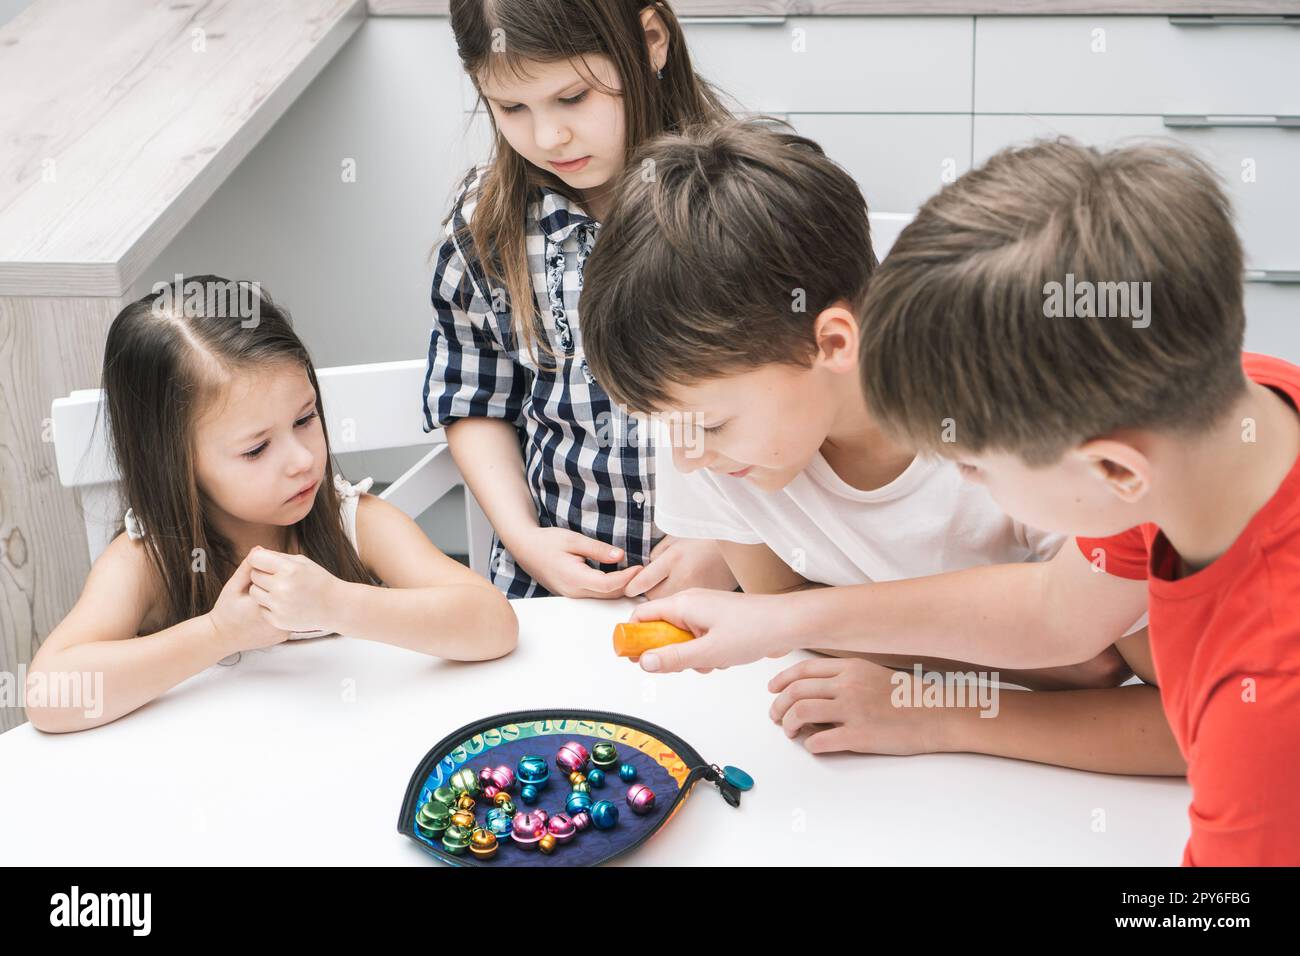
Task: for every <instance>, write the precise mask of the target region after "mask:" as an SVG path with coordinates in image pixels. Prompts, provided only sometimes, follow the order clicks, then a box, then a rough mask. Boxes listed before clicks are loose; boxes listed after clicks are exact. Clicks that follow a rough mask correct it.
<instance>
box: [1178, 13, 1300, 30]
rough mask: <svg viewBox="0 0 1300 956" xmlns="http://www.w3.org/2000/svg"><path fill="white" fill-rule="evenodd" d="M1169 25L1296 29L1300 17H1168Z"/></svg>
mask: <svg viewBox="0 0 1300 956" xmlns="http://www.w3.org/2000/svg"><path fill="white" fill-rule="evenodd" d="M1169 23H1170V25H1171V26H1175V27H1296V26H1300V17H1293V16H1258V15H1257V16H1233V15H1232V14H1214V15H1205V16H1178V17H1170V18H1169Z"/></svg>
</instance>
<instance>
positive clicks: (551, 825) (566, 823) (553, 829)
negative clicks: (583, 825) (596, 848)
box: [546, 813, 578, 843]
mask: <svg viewBox="0 0 1300 956" xmlns="http://www.w3.org/2000/svg"><path fill="white" fill-rule="evenodd" d="M546 829H547V830H548V831H549V832H550V834H551V836H553V837H555V842H556V843H568V842H569V841H570V840H572V839H573V838H574V837H575V836H577V835H578V830H577V827H575V826H574V825H573V821H572V820H570V819H569V816H568V814H564V813H557V814H556V815H555V816H553V817H551V819H549V820H547V821H546Z"/></svg>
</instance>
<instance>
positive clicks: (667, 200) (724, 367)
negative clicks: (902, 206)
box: [579, 118, 876, 412]
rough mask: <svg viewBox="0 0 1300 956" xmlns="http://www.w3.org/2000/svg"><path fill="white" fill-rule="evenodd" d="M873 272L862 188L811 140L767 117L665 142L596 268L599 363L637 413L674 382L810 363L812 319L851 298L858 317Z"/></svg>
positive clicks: (589, 296)
mask: <svg viewBox="0 0 1300 956" xmlns="http://www.w3.org/2000/svg"><path fill="white" fill-rule="evenodd" d="M787 129H788V127H787ZM875 265H876V259H875V256H874V255H873V254H872V251H871V232H870V226H869V225H868V221H867V204H866V201H865V200H864V199H863V198H862V193H861V191H859V189H858V187H857V184H856V183H855V182H854V181H853V177H852V176H850V175H849V174H848V173H847V172H845V171H844V169H842V168H841V167H840V166H838V165H836V164H835V163H834V162H832V161H831V160H830V159H828V158H827V157H826V155H825V154H824V153H823V152H822V150H821V147H820V146H818V145H817V144H816V143H815V142H813V141H812V140H810V139H805V138H804V137H802V136H797V135H795V134H794V133H792V132H786V131H784V130H782V129H780V128H778V125H777V124H775V123H774V122H773V121H771V120H769V119H767V118H758V119H750V120H737V121H732V122H728V123H723V124H713V125H708V126H697V127H695V128H693V129H688V130H686V131H684V132H682V133H678V134H669V135H664V136H660V137H658V138H656V139H654V140H652V141H650V142H649V143H648V144H647V145H646V146H645V147H644V148H643V149H642V150H641V151H639V152H638V153H637V154H636V156H635V157H634V160H633V162H632V163H630V164H629V166H628V168H627V169H626V170H624V173H623V175H622V176H621V177H620V180H619V183H618V184H617V187H616V197H615V200H614V205H613V208H612V210H611V212H610V214H609V216H608V217H607V218H606V220H605V222H604V223H603V224H602V227H601V232H600V236H599V238H598V240H597V242H596V247H595V250H594V251H593V252H592V255H591V258H590V259H589V260H588V261H587V264H586V270H585V273H584V283H583V291H582V297H581V300H580V302H579V312H580V314H581V328H582V338H583V342H584V346H585V349H586V354H587V361H588V364H589V366H590V368H591V370H592V371H593V373H594V374H595V376H596V378H597V380H598V381H599V382H600V384H601V385H602V386H604V388H605V391H606V392H607V393H608V394H609V396H610V397H611V398H612V399H614V401H615V402H618V403H620V404H622V405H624V406H626V407H627V408H629V409H631V410H633V411H639V412H646V411H652V410H654V409H656V408H661V407H663V406H665V405H666V404H667V403H668V401H669V392H670V390H671V387H672V386H673V385H691V384H694V383H696V382H699V381H703V380H707V379H710V378H716V377H719V376H722V375H727V374H734V373H737V372H743V371H747V370H749V369H753V368H757V367H759V366H762V365H769V364H773V363H786V364H804V365H806V364H809V363H811V361H812V359H813V356H814V354H815V352H816V343H815V341H814V337H813V318H814V317H815V316H817V315H818V314H819V313H820V312H821V311H822V310H823V309H825V308H827V307H828V306H830V305H831V304H833V303H834V302H836V301H837V300H840V299H844V300H847V301H848V302H849V303H850V304H851V306H852V307H853V310H854V314H855V316H856V315H857V314H858V313H859V309H860V307H861V305H862V299H863V297H864V296H865V294H866V288H867V283H868V279H869V278H870V276H871V273H872V270H873V269H874V268H875Z"/></svg>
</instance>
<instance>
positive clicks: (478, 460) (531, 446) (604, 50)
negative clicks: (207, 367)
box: [424, 0, 736, 598]
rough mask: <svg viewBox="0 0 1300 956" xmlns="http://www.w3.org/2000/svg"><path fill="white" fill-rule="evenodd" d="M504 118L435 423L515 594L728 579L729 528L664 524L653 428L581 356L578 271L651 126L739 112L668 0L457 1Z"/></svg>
mask: <svg viewBox="0 0 1300 956" xmlns="http://www.w3.org/2000/svg"><path fill="white" fill-rule="evenodd" d="M451 24H452V29H453V31H454V33H455V36H456V44H457V49H458V52H459V55H460V58H461V62H462V64H463V66H464V68H465V70H466V72H467V73H468V74H469V76H470V77H471V78H472V80H473V81H474V84H475V87H476V89H477V90H478V93H479V95H480V98H481V99H482V100H484V101H486V103H487V107H488V112H489V115H490V117H491V120H492V124H493V128H494V130H495V133H496V143H495V148H494V150H493V155H492V157H491V158H490V160H489V161H488V162H487V163H485V164H484V165H482V166H479V167H477V168H475V169H473V170H471V171H470V173H469V174H468V175H467V176H466V177H465V179H464V181H463V182H462V183H461V187H460V190H459V192H458V193H457V196H456V198H455V201H454V203H453V205H452V210H451V212H450V213H449V214H448V217H447V219H446V221H445V222H444V227H445V234H444V241H443V242H442V245H441V247H440V248H439V250H438V253H437V259H436V269H435V272H434V278H433V307H434V324H433V332H432V335H431V337H430V342H429V365H428V371H427V373H426V376H425V386H424V416H425V421H424V428H425V431H431V430H433V429H434V428H437V427H439V426H445V427H446V429H447V442H448V444H449V445H450V447H451V453H452V457H453V458H454V459H455V460H456V464H457V466H458V467H459V468H460V470H461V472H462V474H463V475H464V476H465V482H466V484H467V485H468V486H469V489H470V491H471V492H472V493H473V494H474V496H475V498H477V499H478V501H479V503H480V504H481V505H482V507H483V510H484V512H485V513H486V514H487V517H488V519H489V520H490V521H491V523H492V526H493V528H494V529H495V532H496V533H495V535H494V537H493V541H492V557H491V562H490V568H489V574H490V576H491V578H492V581H493V582H494V583H495V584H496V585H497V586H498V587H499V588H501V590H503V591H504V592H505V593H506V594H508V595H509V596H511V597H533V596H542V595H547V594H559V595H565V596H569V597H600V598H614V597H623V596H635V595H639V594H648V595H650V596H651V597H661V596H666V595H668V594H670V593H673V592H674V591H678V590H681V589H682V588H686V587H713V588H725V589H728V590H730V589H733V588H734V587H735V586H736V583H735V579H734V578H733V577H732V575H731V572H730V571H729V570H728V569H727V566H726V564H725V562H724V561H723V559H722V556H721V553H720V552H719V550H718V548H717V546H716V544H715V543H714V542H711V541H698V540H679V539H674V538H671V537H669V536H666V535H662V534H661V533H660V532H658V531H657V530H656V528H655V526H654V520H653V512H652V504H653V501H652V499H653V494H654V473H653V464H654V448H653V438H652V436H651V435H650V434H647V432H649V431H650V429H649V427H648V425H643V426H642V427H641V428H639V429H638V427H637V423H636V421H634V420H629V418H628V416H627V415H626V414H625V413H624V412H623V410H622V409H620V408H619V407H617V406H615V405H614V404H613V403H612V402H611V401H610V399H609V397H608V396H607V395H606V394H605V391H604V389H603V388H601V386H600V384H599V383H598V382H596V380H595V378H594V377H593V376H592V374H591V372H590V371H589V370H588V368H587V362H586V359H585V357H584V353H583V348H582V334H581V329H580V325H579V318H578V296H579V293H580V291H581V289H582V272H583V266H584V264H585V263H586V260H587V256H588V255H589V254H590V253H591V249H592V244H593V243H594V242H595V240H596V237H597V234H598V232H599V229H600V220H601V219H602V218H603V216H604V213H605V210H606V209H607V208H608V205H609V202H610V196H609V192H610V189H611V187H612V185H613V182H614V180H615V177H616V176H617V174H618V173H619V171H620V170H622V169H623V167H624V166H625V164H626V163H627V161H628V159H629V157H630V156H631V155H632V152H633V151H634V150H635V149H636V148H637V147H638V146H639V145H640V144H641V143H642V142H644V141H645V140H647V139H649V138H651V137H653V136H655V135H656V134H658V133H660V132H664V131H666V130H672V129H677V128H679V127H681V126H682V125H684V124H686V123H688V122H698V121H704V122H709V121H714V120H718V119H722V118H726V117H728V116H729V111H728V110H727V109H726V107H725V106H723V104H722V102H721V100H720V98H719V95H718V93H717V92H716V91H715V90H714V89H713V88H712V87H711V86H710V85H709V84H708V83H706V82H705V81H704V80H702V79H700V78H699V77H698V76H696V74H695V72H694V70H693V69H692V67H691V63H690V58H689V56H688V55H687V52H686V46H685V42H684V39H683V36H682V29H681V25H680V24H679V23H678V21H677V18H676V16H675V15H674V14H673V12H672V10H671V8H670V7H669V5H668V3H666V2H664V0H651V2H647V0H491V2H489V0H452V2H451Z"/></svg>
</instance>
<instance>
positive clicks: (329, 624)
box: [247, 547, 342, 631]
mask: <svg viewBox="0 0 1300 956" xmlns="http://www.w3.org/2000/svg"><path fill="white" fill-rule="evenodd" d="M247 560H248V562H249V563H250V564H251V565H252V571H251V572H250V573H249V577H250V578H251V580H252V585H251V586H250V587H249V589H248V593H249V594H250V595H252V597H253V600H254V601H256V602H257V603H258V604H260V605H261V606H262V607H263V608H264V609H265V610H266V613H267V619H268V620H269V621H270V622H271V623H272V624H274V625H275V626H276V627H278V628H281V629H283V630H286V631H315V630H318V629H321V630H336V628H335V627H334V621H335V620H336V619H337V617H338V614H337V611H336V608H337V607H338V603H337V602H338V600H339V599H340V597H341V584H342V582H341V581H339V579H338V578H336V577H335V576H334V575H332V574H330V573H329V572H328V571H326V570H325V569H324V568H322V567H321V566H320V565H319V564H317V563H316V562H315V561H313V560H312V559H311V558H309V557H307V556H306V555H304V554H282V553H281V552H279V551H271V550H269V549H267V548H262V547H256V548H254V549H253V550H252V551H250V552H248V558H247Z"/></svg>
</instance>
